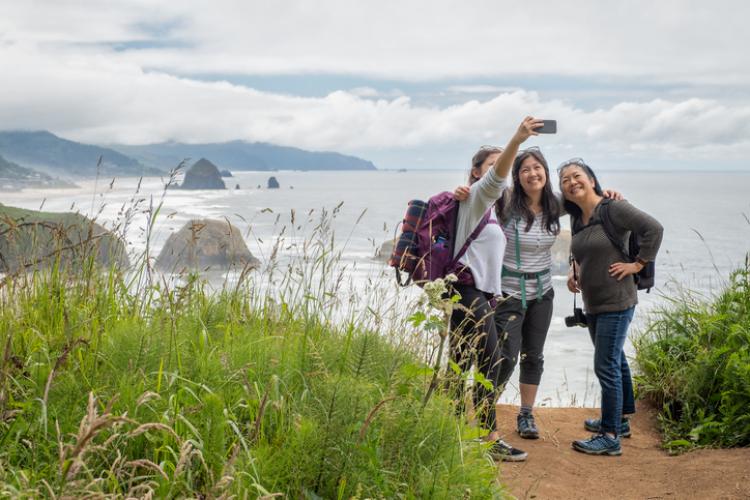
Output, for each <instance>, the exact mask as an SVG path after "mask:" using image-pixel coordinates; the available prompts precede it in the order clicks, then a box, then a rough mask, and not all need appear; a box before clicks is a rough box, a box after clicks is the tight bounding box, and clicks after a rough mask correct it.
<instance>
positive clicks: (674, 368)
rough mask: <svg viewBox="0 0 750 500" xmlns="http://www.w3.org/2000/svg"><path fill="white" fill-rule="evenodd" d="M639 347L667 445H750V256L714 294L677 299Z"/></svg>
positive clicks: (642, 387)
mask: <svg viewBox="0 0 750 500" xmlns="http://www.w3.org/2000/svg"><path fill="white" fill-rule="evenodd" d="M635 347H636V362H637V365H638V368H639V371H640V375H639V376H638V377H637V383H638V387H639V392H640V394H641V395H642V396H644V397H646V398H648V399H651V400H652V401H654V402H656V404H657V405H658V406H659V407H660V408H661V410H662V411H661V417H660V418H661V422H662V425H663V431H664V435H665V445H666V446H667V447H668V448H671V449H676V450H679V449H686V448H691V447H696V446H715V447H733V446H750V255H749V256H748V258H747V259H746V262H745V266H744V268H741V269H738V270H736V271H735V272H733V273H732V274H731V277H730V280H729V282H728V284H727V286H726V288H725V289H724V290H723V291H722V292H721V293H720V294H719V295H717V296H716V297H714V298H713V299H711V300H706V299H702V298H699V297H696V296H695V294H691V293H683V294H682V296H679V297H676V298H674V299H672V300H671V301H670V305H668V306H667V307H665V308H662V309H661V310H659V311H658V312H657V313H656V314H655V315H654V316H653V318H652V320H651V322H650V325H649V326H648V328H647V330H646V331H645V332H644V334H643V335H641V336H640V337H639V338H637V339H636V342H635Z"/></svg>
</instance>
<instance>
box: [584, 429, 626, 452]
mask: <svg viewBox="0 0 750 500" xmlns="http://www.w3.org/2000/svg"><path fill="white" fill-rule="evenodd" d="M573 449H574V450H576V451H580V452H581V453H586V454H588V455H610V456H618V455H622V449H621V448H620V438H611V437H609V436H607V435H606V434H594V435H593V436H591V438H590V439H581V440H578V441H573Z"/></svg>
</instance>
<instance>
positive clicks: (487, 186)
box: [454, 170, 507, 295]
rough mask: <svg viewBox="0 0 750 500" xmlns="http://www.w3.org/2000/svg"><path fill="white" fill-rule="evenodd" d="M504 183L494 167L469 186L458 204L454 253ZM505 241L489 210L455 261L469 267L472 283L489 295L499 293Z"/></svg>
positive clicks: (491, 203)
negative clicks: (487, 218) (480, 227)
mask: <svg viewBox="0 0 750 500" xmlns="http://www.w3.org/2000/svg"><path fill="white" fill-rule="evenodd" d="M505 186H506V181H505V179H502V178H500V177H497V176H496V175H495V171H494V170H489V171H488V172H487V173H486V174H484V176H482V178H481V179H480V180H479V181H477V182H475V183H474V184H473V185H472V186H471V191H470V193H469V197H468V198H467V199H466V200H465V201H462V202H461V204H460V205H459V207H458V223H457V224H456V244H455V247H454V251H455V252H456V253H458V251H459V250H460V249H461V247H462V246H463V244H464V243H465V242H466V240H467V239H468V238H469V235H470V234H471V233H472V232H473V231H474V229H475V228H476V227H477V226H478V225H479V222H480V221H481V220H482V217H484V214H485V213H486V212H487V210H488V209H489V208H490V207H492V205H493V204H494V203H495V202H496V201H497V199H498V198H500V196H501V195H502V193H503V190H504V189H505ZM506 241H507V240H506V238H505V234H504V233H503V230H502V228H501V227H500V226H499V225H498V224H497V219H496V218H495V212H494V210H493V211H492V215H491V216H490V222H489V223H488V224H487V225H486V226H485V227H484V229H482V231H481V232H480V233H479V235H478V236H477V239H475V240H474V241H473V242H472V243H471V245H469V248H468V249H467V250H466V253H465V254H464V255H463V256H462V257H461V259H459V262H461V263H462V264H465V265H466V266H467V267H468V268H469V269H471V274H472V276H473V277H474V284H475V286H476V288H477V289H478V290H481V291H482V292H485V293H491V294H493V295H500V294H501V293H502V268H503V255H504V254H505V245H506Z"/></svg>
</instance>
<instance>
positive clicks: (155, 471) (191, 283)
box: [0, 214, 502, 499]
mask: <svg viewBox="0 0 750 500" xmlns="http://www.w3.org/2000/svg"><path fill="white" fill-rule="evenodd" d="M292 217H294V214H293V215H292ZM318 228H320V232H321V233H320V234H321V237H320V238H316V239H315V240H314V241H309V242H306V243H305V244H304V245H302V246H303V247H304V251H302V253H301V254H300V255H299V258H298V259H292V261H291V262H290V263H289V266H288V268H289V270H288V271H283V272H282V271H279V270H278V269H276V270H275V269H272V267H273V266H270V265H269V266H268V268H267V269H266V270H265V272H266V274H265V275H263V278H260V277H259V275H256V274H251V275H250V276H252V278H249V277H248V276H247V275H245V274H243V275H241V276H240V277H239V281H237V282H235V283H232V284H230V283H229V282H227V284H226V285H225V286H224V288H223V290H221V291H218V292H213V291H211V290H209V289H208V288H207V286H206V285H205V284H204V283H202V282H201V281H200V280H199V279H197V278H196V277H195V276H188V277H184V279H183V280H181V281H179V282H178V283H177V284H174V285H172V284H170V283H169V282H168V281H164V280H162V279H161V278H159V277H157V276H156V275H154V276H152V275H151V274H150V272H149V266H148V259H147V258H146V259H143V261H142V263H141V266H140V271H138V272H137V273H136V274H135V275H134V276H131V275H123V274H120V273H118V272H117V271H114V270H112V271H110V272H108V273H107V272H105V273H102V272H100V271H99V270H97V269H96V268H94V267H84V272H83V273H78V274H76V275H75V276H72V275H66V274H65V273H63V272H61V271H60V268H59V267H53V268H52V269H50V270H49V271H48V272H37V273H34V274H19V275H16V276H13V277H8V278H5V279H4V280H3V281H0V286H1V287H2V288H0V496H11V497H30V498H31V497H34V498H36V497H40V496H47V497H82V496H88V495H115V496H139V497H142V496H153V497H156V498H181V497H203V498H205V497H212V498H216V497H223V498H226V497H229V496H232V495H237V496H239V497H250V498H254V497H265V498H274V497H275V496H276V495H275V494H277V493H279V494H283V495H286V496H288V497H290V498H446V499H453V498H495V497H499V496H501V495H502V490H501V489H500V487H499V485H498V484H497V479H496V476H497V469H496V467H495V465H494V464H493V463H492V461H491V460H489V459H488V458H487V456H486V455H485V453H484V452H485V450H484V449H483V445H481V444H478V443H476V442H471V441H469V440H467V439H463V440H462V433H464V434H465V435H468V434H466V433H467V432H469V431H467V429H465V428H464V424H463V423H461V422H460V420H459V419H458V418H456V416H455V405H454V403H453V402H452V401H451V400H449V399H448V398H447V397H446V396H445V395H444V394H442V392H441V391H435V392H434V393H433V390H434V387H435V384H434V380H435V377H434V375H435V372H434V371H433V370H432V369H431V368H430V366H429V363H430V362H431V361H430V360H431V358H430V355H428V354H425V352H424V351H425V347H424V344H425V337H424V335H425V334H426V333H425V332H423V334H422V336H418V334H416V333H414V329H413V328H411V329H409V330H408V331H409V332H410V333H408V334H404V333H403V332H404V331H407V327H406V326H404V323H403V322H402V323H401V326H402V327H403V329H402V330H391V328H393V327H392V326H390V327H389V326H387V325H389V324H391V323H390V322H389V321H387V316H388V306H387V304H386V303H384V302H379V300H380V299H376V298H374V296H373V295H369V294H363V295H362V298H361V299H362V300H363V302H362V303H360V304H359V305H356V304H355V307H350V306H351V297H352V295H351V292H349V294H347V291H346V290H345V286H344V285H342V283H343V280H342V279H341V277H342V276H346V274H347V273H348V272H349V270H347V269H343V270H336V269H337V267H336V266H335V265H333V263H334V262H335V261H336V259H337V255H336V254H335V253H334V251H333V250H332V248H333V244H332V241H330V240H327V239H326V238H325V237H324V236H323V235H324V233H325V232H326V225H325V223H321V224H320V225H319V226H318ZM285 244H286V243H284V241H283V240H282V239H281V238H279V240H278V242H277V248H278V247H283V246H284V245H285ZM274 254H276V250H274ZM255 277H257V278H255ZM271 285H273V290H271V288H269V287H270V286H271ZM382 300H383V301H384V299H382ZM362 304H365V305H366V306H369V310H370V312H369V313H363V312H362V310H367V309H368V308H367V307H360V306H361V305H362ZM342 306H345V307H342ZM404 321H406V320H404ZM438 341H439V340H438V339H433V341H432V343H437V342H438ZM428 350H429V349H428ZM279 496H282V495H279Z"/></svg>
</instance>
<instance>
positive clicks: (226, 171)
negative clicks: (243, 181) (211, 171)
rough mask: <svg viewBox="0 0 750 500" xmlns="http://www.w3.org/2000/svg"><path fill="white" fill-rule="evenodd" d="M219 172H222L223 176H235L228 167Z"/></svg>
mask: <svg viewBox="0 0 750 500" xmlns="http://www.w3.org/2000/svg"><path fill="white" fill-rule="evenodd" d="M219 173H220V174H221V176H222V177H234V176H233V175H232V172H230V171H229V170H227V169H224V170H222V171H221V172H219Z"/></svg>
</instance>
